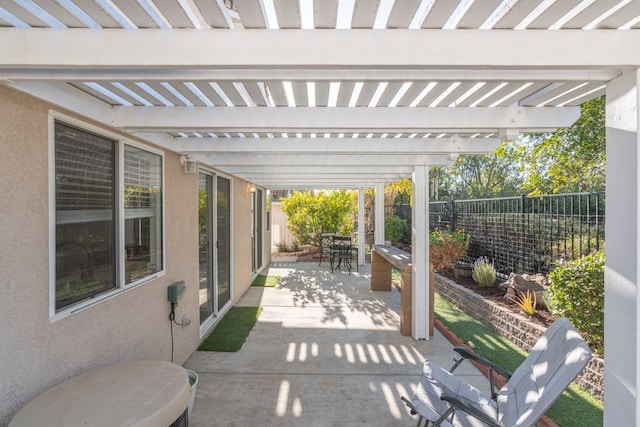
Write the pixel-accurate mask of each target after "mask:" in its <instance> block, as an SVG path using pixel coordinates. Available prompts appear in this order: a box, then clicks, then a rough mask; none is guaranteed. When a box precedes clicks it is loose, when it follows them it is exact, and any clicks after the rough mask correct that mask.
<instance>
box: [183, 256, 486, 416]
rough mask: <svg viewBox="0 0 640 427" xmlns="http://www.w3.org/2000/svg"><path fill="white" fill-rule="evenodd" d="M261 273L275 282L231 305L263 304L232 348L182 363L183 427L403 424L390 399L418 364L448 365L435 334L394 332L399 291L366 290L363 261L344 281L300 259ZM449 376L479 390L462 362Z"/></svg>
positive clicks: (477, 379) (406, 390)
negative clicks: (188, 379) (188, 403)
mask: <svg viewBox="0 0 640 427" xmlns="http://www.w3.org/2000/svg"><path fill="white" fill-rule="evenodd" d="M264 273H265V274H267V273H268V274H272V275H280V276H282V278H281V280H280V283H279V284H278V286H277V287H274V288H262V287H251V288H250V289H249V291H248V292H247V293H246V294H245V295H244V296H243V297H242V298H241V300H240V301H239V302H238V304H237V305H239V306H258V305H259V306H262V307H263V312H262V314H261V316H260V318H259V319H258V322H257V324H256V326H255V328H254V329H253V331H252V332H251V334H250V335H249V337H248V338H247V341H246V342H245V344H244V346H243V347H242V349H241V350H240V351H239V352H237V353H217V352H199V351H198V352H195V353H194V354H193V355H192V356H191V357H190V358H189V359H188V360H187V362H186V363H185V365H184V366H185V367H187V368H190V369H193V370H195V371H196V372H198V374H199V384H198V391H197V396H196V402H195V406H194V409H193V413H192V415H191V418H190V425H192V426H196V427H197V426H210V425H212V423H215V425H217V426H241V425H250V424H253V423H259V424H260V425H267V426H271V425H273V426H286V425H306V426H329V425H340V426H345V425H364V424H366V425H371V426H386V425H413V423H414V420H413V419H412V418H411V417H410V415H409V413H408V410H407V409H406V407H405V406H404V405H403V404H402V402H401V401H400V396H401V395H404V396H406V397H411V396H413V390H414V389H415V387H416V383H417V381H418V379H419V375H420V373H421V369H422V363H423V361H424V359H425V358H429V359H430V360H433V361H435V362H436V363H438V364H440V365H442V366H445V367H449V366H450V365H451V363H452V358H453V356H454V353H453V352H452V351H451V348H452V346H451V344H450V343H449V342H448V341H447V340H446V339H445V338H444V337H443V336H442V335H441V334H440V333H439V332H438V331H436V332H435V336H433V337H431V339H430V340H428V341H416V340H414V339H413V338H411V337H403V336H402V335H400V332H399V325H400V317H399V310H400V294H399V293H398V292H397V291H395V290H392V291H391V292H372V291H370V290H369V283H370V265H368V264H367V265H366V266H360V272H359V273H358V272H355V271H353V272H352V273H351V275H350V276H349V275H348V274H347V273H346V271H345V272H341V271H336V272H335V273H334V274H333V275H332V274H331V273H330V269H329V265H328V263H326V264H324V263H323V264H322V265H321V266H318V265H317V264H315V263H303V262H300V263H285V262H281V263H272V264H271V265H270V267H269V268H268V269H267V270H265V272H264ZM459 374H460V375H464V376H466V377H467V379H468V381H469V382H471V383H472V384H474V385H476V386H478V387H481V388H482V389H486V387H488V382H487V381H486V379H485V378H484V377H483V376H482V375H481V374H480V373H479V372H478V371H477V370H476V369H475V368H473V367H472V366H471V365H470V364H464V365H463V366H461V367H460V368H459Z"/></svg>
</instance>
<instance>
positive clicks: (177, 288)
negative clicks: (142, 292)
mask: <svg viewBox="0 0 640 427" xmlns="http://www.w3.org/2000/svg"><path fill="white" fill-rule="evenodd" d="M186 291H187V287H186V285H185V284H184V281H180V282H175V283H174V284H172V285H169V287H168V288H167V299H168V300H169V302H174V303H175V302H178V300H180V299H182V297H183V296H184V294H185V292H186Z"/></svg>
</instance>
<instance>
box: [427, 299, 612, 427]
mask: <svg viewBox="0 0 640 427" xmlns="http://www.w3.org/2000/svg"><path fill="white" fill-rule="evenodd" d="M435 313H436V316H437V317H438V319H440V320H441V321H442V323H444V324H445V326H446V327H448V328H449V329H450V330H451V331H452V332H453V333H454V334H456V335H457V336H458V338H460V339H461V340H462V341H464V342H468V341H472V342H473V344H474V345H475V348H474V351H475V352H476V353H478V354H479V355H481V356H483V357H485V358H487V359H489V360H491V361H492V362H494V363H497V364H498V365H500V366H502V367H504V368H506V369H508V370H510V371H514V370H515V369H516V368H517V367H518V366H519V365H520V364H521V363H522V361H523V360H524V359H525V358H526V353H525V352H524V351H523V350H521V349H520V348H519V347H517V346H516V345H515V344H513V343H511V341H509V340H508V339H506V338H504V337H502V336H500V335H499V334H497V333H496V332H494V331H492V330H491V329H489V328H488V327H486V326H485V325H483V324H482V323H481V322H479V321H478V320H476V319H474V318H472V317H470V316H469V315H467V314H466V313H464V312H463V311H462V310H460V309H459V308H458V307H456V306H455V305H453V304H451V303H450V302H449V301H447V300H445V299H444V298H442V297H440V296H439V295H438V294H436V297H435ZM546 415H547V416H548V417H549V418H551V419H552V420H553V421H554V422H555V423H556V424H557V425H558V426H560V427H563V426H581V427H585V426H588V427H590V426H602V423H603V405H602V402H601V401H599V400H598V399H596V398H594V397H593V396H591V395H590V394H589V393H587V392H585V391H584V390H582V389H581V388H580V387H579V386H578V385H576V384H571V385H570V386H569V388H568V389H567V390H565V391H564V393H562V395H561V396H560V398H559V399H558V400H557V401H556V403H555V404H554V405H553V406H552V407H551V408H549V410H548V411H547V414H546Z"/></svg>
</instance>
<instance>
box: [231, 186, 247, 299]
mask: <svg viewBox="0 0 640 427" xmlns="http://www.w3.org/2000/svg"><path fill="white" fill-rule="evenodd" d="M232 200H233V233H232V237H231V238H232V239H233V255H234V256H233V261H232V262H233V273H234V275H233V302H234V303H235V302H236V301H238V300H239V299H240V297H241V296H242V294H244V293H245V292H246V290H247V289H248V288H249V286H250V285H251V273H252V272H251V195H250V193H249V192H248V191H247V182H246V181H244V180H242V179H238V178H234V179H233V196H232Z"/></svg>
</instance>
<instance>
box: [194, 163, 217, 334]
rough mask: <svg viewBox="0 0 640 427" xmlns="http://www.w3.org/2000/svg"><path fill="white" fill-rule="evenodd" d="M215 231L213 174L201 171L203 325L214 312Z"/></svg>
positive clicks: (200, 245)
mask: <svg viewBox="0 0 640 427" xmlns="http://www.w3.org/2000/svg"><path fill="white" fill-rule="evenodd" d="M213 231H214V228H213V179H212V176H211V175H209V174H206V173H202V172H200V174H199V175H198V238H199V248H200V250H199V264H200V275H199V281H200V324H201V325H202V324H203V323H204V322H205V321H206V320H207V319H209V318H210V317H211V316H212V315H213V314H214V311H213V289H214V287H215V280H214V275H213V272H214V268H215V266H214V263H213V259H214V258H213V252H214V245H213V242H214V241H215V240H214V238H215V236H214V232H213Z"/></svg>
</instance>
